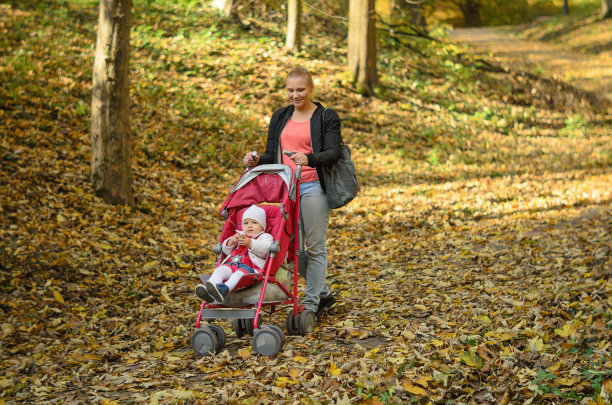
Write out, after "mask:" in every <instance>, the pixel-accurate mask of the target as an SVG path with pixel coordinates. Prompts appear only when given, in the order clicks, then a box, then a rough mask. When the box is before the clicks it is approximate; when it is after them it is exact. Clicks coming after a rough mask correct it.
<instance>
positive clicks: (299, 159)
mask: <svg viewBox="0 0 612 405" xmlns="http://www.w3.org/2000/svg"><path fill="white" fill-rule="evenodd" d="M283 153H284V154H285V155H287V156H288V157H289V159H291V160H293V163H295V164H296V165H297V166H304V165H308V157H307V156H306V155H305V154H303V153H302V152H292V151H288V150H286V149H285V150H284V151H283Z"/></svg>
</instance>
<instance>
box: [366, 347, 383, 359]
mask: <svg viewBox="0 0 612 405" xmlns="http://www.w3.org/2000/svg"><path fill="white" fill-rule="evenodd" d="M379 351H380V348H375V349H372V350H368V351H367V352H366V354H364V356H363V357H365V358H368V359H373V358H374V355H375V354H376V353H378V352H379Z"/></svg>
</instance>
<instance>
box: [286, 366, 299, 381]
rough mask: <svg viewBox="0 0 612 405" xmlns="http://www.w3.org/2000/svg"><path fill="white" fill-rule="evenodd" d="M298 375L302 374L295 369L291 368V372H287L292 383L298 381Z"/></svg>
mask: <svg viewBox="0 0 612 405" xmlns="http://www.w3.org/2000/svg"><path fill="white" fill-rule="evenodd" d="M300 374H302V372H301V371H300V370H297V369H295V368H292V369H291V370H289V377H291V379H292V380H293V381H298V377H299V376H300Z"/></svg>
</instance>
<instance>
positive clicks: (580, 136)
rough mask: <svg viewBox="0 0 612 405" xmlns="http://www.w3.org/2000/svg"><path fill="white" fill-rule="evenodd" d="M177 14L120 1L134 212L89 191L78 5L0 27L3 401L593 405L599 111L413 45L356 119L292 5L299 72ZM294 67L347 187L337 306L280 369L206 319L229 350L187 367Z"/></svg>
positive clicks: (608, 266) (281, 360)
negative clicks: (351, 166)
mask: <svg viewBox="0 0 612 405" xmlns="http://www.w3.org/2000/svg"><path fill="white" fill-rule="evenodd" d="M189 4H190V5H189ZM189 4H186V5H185V4H184V5H170V4H165V3H163V2H161V1H159V2H141V1H136V2H135V6H134V29H133V35H132V45H133V61H132V121H131V125H132V128H133V132H134V137H135V156H134V175H135V185H134V188H135V193H136V208H135V209H129V208H127V207H113V206H109V205H106V204H104V203H103V202H102V201H100V200H99V199H98V198H96V197H95V196H94V195H93V192H92V189H91V186H90V184H89V182H88V180H87V176H88V170H89V157H90V151H89V137H88V136H89V135H88V120H89V118H88V117H89V100H90V83H91V66H92V63H93V49H94V42H95V28H96V27H95V25H96V21H97V6H96V3H95V2H93V1H88V0H81V1H76V0H75V1H50V2H49V1H47V2H40V1H35V0H27V1H5V2H3V4H1V5H0V33H1V35H0V55H1V57H2V64H0V122H1V123H0V142H1V148H0V179H1V181H0V279H1V287H0V289H1V291H2V294H1V297H0V311H1V321H0V323H1V330H0V370H1V373H0V387H1V393H0V403H7V404H12V403H17V402H19V403H21V402H23V403H67V404H75V403H83V404H90V403H112V402H115V403H191V402H195V403H283V402H285V403H312V404H315V403H334V404H348V403H455V404H459V403H466V404H467V403H469V404H507V403H512V404H515V403H519V404H523V403H579V402H586V403H609V401H610V395H611V393H612V372H611V371H610V370H611V369H612V355H611V351H612V348H611V347H610V341H611V339H610V338H611V331H612V314H611V311H610V308H611V304H612V295H611V293H612V282H611V281H610V275H611V274H612V260H611V252H610V250H611V244H612V237H611V231H612V202H611V201H612V171H611V169H610V167H611V164H612V146H611V145H612V139H611V138H612V135H611V131H610V122H611V119H612V117H611V115H610V111H609V108H608V107H607V106H606V105H596V106H594V105H592V104H591V103H590V101H589V100H588V99H584V98H581V97H580V95H579V94H578V95H576V94H574V93H572V92H571V89H568V88H566V87H563V86H555V83H551V82H544V81H537V80H535V79H533V77H531V76H529V75H525V76H521V75H510V74H506V73H485V72H483V71H482V70H479V69H477V68H476V67H478V66H481V65H480V63H481V62H478V61H476V60H473V59H472V58H471V57H470V54H469V51H467V50H465V49H461V48H459V47H458V46H456V45H451V44H448V43H446V42H444V41H443V42H441V43H436V42H431V41H416V40H414V41H412V42H410V45H411V46H412V47H413V48H415V49H418V50H419V51H420V52H422V53H423V54H424V56H421V55H419V54H417V53H415V52H412V51H409V50H408V48H405V47H401V46H398V47H397V48H393V47H391V46H390V45H386V46H384V47H383V48H381V55H380V60H381V64H380V73H381V86H380V88H379V89H378V96H377V97H375V98H370V99H368V98H362V97H360V96H358V95H357V94H356V93H355V92H354V89H353V88H352V86H351V85H350V83H348V82H347V79H346V75H345V74H344V73H343V67H344V63H345V58H346V52H345V50H344V45H343V44H344V37H343V35H344V34H343V33H344V32H345V28H346V27H345V26H344V23H343V20H340V19H334V18H332V17H329V15H327V14H326V15H319V14H316V12H315V9H310V8H309V9H308V10H309V11H308V12H307V13H306V17H307V20H306V21H307V24H306V25H307V27H308V32H315V33H316V34H313V35H312V36H309V37H308V38H306V50H305V51H304V53H303V54H302V55H298V56H291V55H288V54H286V53H284V51H282V50H281V49H282V44H283V35H282V28H279V27H282V21H283V15H282V13H279V12H278V11H275V8H274V7H271V8H270V9H266V10H264V11H265V12H264V13H263V14H262V15H265V19H264V20H262V19H261V18H260V17H261V16H262V15H252V14H249V12H248V10H246V9H245V10H242V12H243V13H242V14H241V15H242V20H241V21H240V22H234V21H229V20H223V19H221V18H219V17H218V16H215V15H214V14H212V13H211V11H210V10H208V9H205V8H201V6H200V5H199V3H195V2H192V3H189ZM315 5H317V4H315ZM317 6H318V8H319V9H321V8H322V7H325V6H324V5H323V4H318V5H317ZM327 11H328V12H329V14H330V15H333V14H341V13H342V10H333V9H329V10H327ZM321 23H323V26H324V29H320V24H321ZM383 39H384V40H386V39H385V38H383ZM387 43H388V44H390V43H391V41H388V42H385V44H387ZM294 63H301V64H304V65H305V66H307V67H308V68H310V69H312V70H313V71H314V72H315V73H316V75H317V82H316V88H317V92H318V93H317V94H318V95H319V96H320V98H321V99H322V100H323V102H324V103H325V104H326V105H327V106H329V107H333V108H335V109H336V110H338V111H339V113H340V115H341V116H342V117H343V135H344V138H345V140H346V141H347V143H349V144H350V145H351V146H352V147H353V151H354V158H355V161H356V164H357V167H358V170H359V176H360V179H361V182H362V184H363V191H362V194H361V195H360V196H359V197H358V199H357V200H355V201H354V202H353V203H351V204H350V205H349V206H348V207H346V208H344V209H341V210H338V211H335V212H334V213H333V217H332V223H331V232H330V238H329V250H330V259H331V266H330V271H329V282H330V283H331V285H332V288H333V290H334V292H335V294H336V295H337V297H338V304H337V305H336V306H335V307H334V308H333V309H332V310H331V311H330V312H329V314H328V315H327V316H326V317H324V318H322V319H321V320H320V321H319V323H318V327H317V329H316V330H315V332H314V333H313V334H311V335H309V336H307V337H294V336H287V337H286V339H287V340H286V345H285V347H284V349H283V350H282V352H281V353H280V354H279V355H278V356H277V357H275V358H263V357H258V356H256V355H255V353H254V352H253V350H252V349H251V347H250V339H248V338H241V339H239V338H235V337H233V336H234V335H233V333H232V331H231V326H230V325H229V324H227V323H224V322H221V323H220V325H221V326H222V327H224V328H225V330H226V332H227V333H228V336H229V338H228V344H227V347H226V349H227V350H226V351H224V352H222V353H220V354H218V355H216V356H214V357H212V358H205V359H198V358H196V357H194V355H193V352H192V350H191V348H190V343H189V338H190V335H191V333H192V332H193V330H194V328H195V318H196V314H197V310H198V308H199V304H200V303H199V301H198V300H197V298H196V297H195V296H194V294H193V286H194V284H195V282H196V281H197V275H198V274H200V273H204V272H209V271H210V270H211V267H212V265H213V261H214V255H213V253H212V251H211V247H212V245H213V244H214V242H215V241H216V238H217V237H218V233H219V231H220V229H221V225H222V222H221V220H220V219H219V218H218V216H217V211H218V208H219V206H220V204H221V203H222V201H223V199H224V198H225V195H226V193H227V191H228V190H229V188H230V187H231V185H232V183H233V181H235V179H236V178H237V177H238V175H239V173H240V171H241V168H240V163H239V162H240V156H242V154H243V152H244V151H245V150H250V149H251V148H258V149H261V148H262V147H263V142H264V136H265V135H264V134H265V130H266V120H267V117H268V116H269V114H270V113H271V111H272V110H273V109H275V108H277V107H278V106H280V105H282V104H283V102H284V96H283V89H282V87H283V72H285V71H286V70H287V68H288V67H289V66H291V65H292V64H294ZM266 323H274V324H276V325H279V326H284V316H283V315H282V313H279V314H273V315H271V316H268V317H267V318H266ZM283 329H284V328H283Z"/></svg>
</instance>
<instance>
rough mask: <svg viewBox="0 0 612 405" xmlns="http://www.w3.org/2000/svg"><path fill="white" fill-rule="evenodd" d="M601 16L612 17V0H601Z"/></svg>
mask: <svg viewBox="0 0 612 405" xmlns="http://www.w3.org/2000/svg"><path fill="white" fill-rule="evenodd" d="M601 18H612V0H601Z"/></svg>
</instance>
